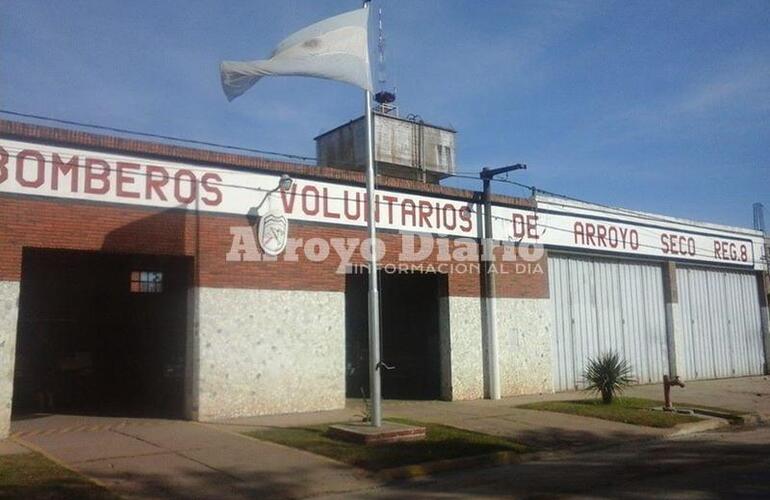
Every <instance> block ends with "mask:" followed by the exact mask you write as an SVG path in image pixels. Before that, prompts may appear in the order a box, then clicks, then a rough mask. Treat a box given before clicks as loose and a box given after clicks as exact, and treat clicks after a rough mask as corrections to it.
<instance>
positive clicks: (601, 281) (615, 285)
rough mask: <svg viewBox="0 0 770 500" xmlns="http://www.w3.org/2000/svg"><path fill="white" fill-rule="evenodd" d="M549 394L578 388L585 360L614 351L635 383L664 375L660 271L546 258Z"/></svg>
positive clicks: (627, 264)
mask: <svg viewBox="0 0 770 500" xmlns="http://www.w3.org/2000/svg"><path fill="white" fill-rule="evenodd" d="M548 266H549V276H550V278H549V286H550V292H551V302H552V307H553V313H554V318H553V319H554V332H553V335H552V339H553V340H552V348H553V355H554V357H553V374H554V389H555V390H557V391H562V390H572V389H575V388H582V387H583V386H584V383H583V371H584V369H585V366H586V362H587V360H588V359H589V358H593V357H595V356H597V355H598V354H600V353H602V352H606V351H609V350H615V351H617V352H618V353H620V354H621V355H622V356H623V357H624V358H625V359H626V360H627V361H628V362H629V363H631V365H632V367H633V369H634V377H635V378H636V379H637V380H638V381H639V382H640V383H646V382H653V381H659V380H660V379H661V377H662V376H663V374H664V373H666V372H667V371H668V351H667V347H666V312H665V306H664V303H663V301H664V299H663V270H662V268H661V266H659V265H654V264H643V263H637V262H631V261H623V260H609V259H599V258H582V257H572V256H566V255H565V256H558V255H551V256H549V258H548Z"/></svg>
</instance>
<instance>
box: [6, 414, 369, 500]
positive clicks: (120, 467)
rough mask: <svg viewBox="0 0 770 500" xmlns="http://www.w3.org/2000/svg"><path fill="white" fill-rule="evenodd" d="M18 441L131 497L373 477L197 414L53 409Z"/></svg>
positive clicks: (297, 486) (247, 494)
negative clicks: (90, 413)
mask: <svg viewBox="0 0 770 500" xmlns="http://www.w3.org/2000/svg"><path fill="white" fill-rule="evenodd" d="M23 422H24V424H23V425H18V426H17V425H14V427H15V429H14V432H15V437H14V439H16V440H17V441H19V442H21V443H23V444H25V445H27V446H30V447H32V448H33V449H38V450H40V451H42V452H43V453H44V454H46V455H48V456H50V457H52V458H54V459H56V460H58V461H60V462H62V463H64V464H66V465H67V466H68V467H71V468H73V469H75V470H77V471H78V472H81V473H83V474H85V475H86V476H89V477H91V478H93V479H96V480H97V481H98V482H100V483H101V484H103V485H105V486H106V487H108V488H109V489H111V490H113V491H115V492H116V493H118V494H119V495H122V496H126V497H131V498H196V499H205V498H212V499H214V498H217V499H219V498H223V499H229V498H255V497H261V498H268V497H269V498H296V497H307V496H314V495H319V494H322V493H330V492H338V491H347V490H350V489H353V488H361V487H362V485H367V484H369V480H368V479H367V478H366V477H365V476H364V475H363V474H362V473H361V472H360V471H358V470H357V469H354V468H352V467H349V466H346V465H343V464H340V463H337V462H334V461H332V460H328V459H326V458H324V457H321V456H318V455H313V454H310V453H306V452H303V451H299V450H295V449H291V448H287V447H283V446H278V445H275V444H272V443H266V442H262V441H257V440H255V439H251V438H248V437H245V436H240V435H234V434H230V433H226V432H222V431H220V430H216V429H213V428H210V427H207V426H205V425H202V424H198V423H194V422H181V421H164V420H145V419H102V418H93V419H90V418H89V417H70V416H61V415H58V416H49V417H42V418H40V419H37V421H34V420H25V421H23Z"/></svg>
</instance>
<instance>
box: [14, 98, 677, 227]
mask: <svg viewBox="0 0 770 500" xmlns="http://www.w3.org/2000/svg"><path fill="white" fill-rule="evenodd" d="M0 114H5V115H10V116H16V117H23V118H31V119H35V120H42V121H48V122H52V123H59V124H63V125H71V126H76V127H85V128H92V129H96V130H105V131H109V132H117V133H121V134H129V135H136V136H140V137H148V138H153V139H162V140H166V141H174V142H181V143H187V144H194V145H197V146H208V147H214V148H222V149H227V150H233V151H242V152H247V153H253V154H260V155H270V156H277V157H282V158H287V159H290V160H297V161H303V162H318V158H316V157H312V156H304V155H298V154H292V153H281V152H277V151H269V150H264V149H256V148H248V147H243V146H234V145H230V144H221V143H215V142H208V141H201V140H196V139H186V138H183V137H175V136H169V135H162V134H153V133H149V132H139V131H136V130H129V129H123V128H117V127H109V126H105V125H96V124H92V123H84V122H78V121H74V120H65V119H61V118H53V117H49V116H43V115H36V114H31V113H21V112H18V111H12V110H8V109H2V108H0ZM338 163H340V162H338ZM342 163H344V164H346V165H348V166H350V165H353V163H352V162H342ZM450 176H451V177H454V178H458V179H470V180H481V179H480V177H478V173H477V172H472V171H462V170H461V171H456V172H455V173H454V174H450ZM491 180H492V181H493V182H500V183H504V184H510V185H512V186H516V187H519V188H522V189H526V190H528V191H529V192H530V193H532V194H536V193H541V194H544V195H548V196H552V197H555V198H561V199H565V200H569V201H574V202H577V203H585V204H588V205H593V206H597V207H601V208H604V209H608V210H612V211H615V212H618V213H622V214H627V215H629V216H632V217H635V218H637V219H641V220H647V221H652V222H658V223H664V224H672V223H673V224H685V225H686V224H687V223H686V222H685V223H683V222H680V221H676V220H671V219H669V218H665V217H659V216H654V215H649V214H641V213H638V212H635V211H633V210H630V209H627V208H621V207H616V206H612V205H606V204H602V203H598V202H593V201H588V200H583V199H580V198H576V197H574V196H569V195H565V194H561V193H556V192H553V191H547V190H545V189H540V188H537V187H535V186H534V185H527V184H523V183H520V182H516V181H511V180H508V179H497V178H492V179H491Z"/></svg>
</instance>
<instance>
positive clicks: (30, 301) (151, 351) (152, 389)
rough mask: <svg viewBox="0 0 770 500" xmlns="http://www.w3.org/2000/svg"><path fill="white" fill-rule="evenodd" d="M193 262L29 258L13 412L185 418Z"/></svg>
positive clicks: (48, 253) (46, 253)
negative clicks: (186, 357) (188, 302)
mask: <svg viewBox="0 0 770 500" xmlns="http://www.w3.org/2000/svg"><path fill="white" fill-rule="evenodd" d="M191 269H192V266H191V259H189V258H185V257H167V256H150V255H118V254H107V253H99V252H81V251H68V250H47V249H24V252H23V258H22V278H21V298H20V307H19V327H18V339H17V347H16V369H15V374H14V398H13V411H14V414H16V415H19V414H23V413H30V412H34V413H38V412H44V413H54V412H55V413H73V414H88V415H113V416H134V417H173V418H179V417H182V416H183V412H184V374H185V357H184V354H185V343H186V330H187V291H188V288H189V286H190V282H191Z"/></svg>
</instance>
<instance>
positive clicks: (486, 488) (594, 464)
mask: <svg viewBox="0 0 770 500" xmlns="http://www.w3.org/2000/svg"><path fill="white" fill-rule="evenodd" d="M470 497H473V498H552V497H558V498H595V499H599V498H632V499H642V498H644V499H648V498H675V499H710V498H770V427H759V428H753V429H742V430H726V431H720V432H708V433H702V434H694V435H690V436H685V437H681V438H670V439H662V440H653V441H650V442H647V443H644V444H635V445H633V446H618V447H615V448H611V449H604V450H601V451H594V452H589V453H583V454H573V455H565V456H561V457H553V458H550V459H545V460H540V461H536V462H528V463H523V464H516V465H509V466H502V467H496V468H491V469H484V470H475V471H463V472H459V473H451V474H445V475H442V476H438V477H433V478H430V479H422V480H415V481H411V482H401V483H394V484H390V485H386V486H381V487H375V488H370V489H364V490H358V491H355V492H347V493H345V494H344V495H337V496H333V497H328V498H378V499H385V498H388V499H390V498H470Z"/></svg>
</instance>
